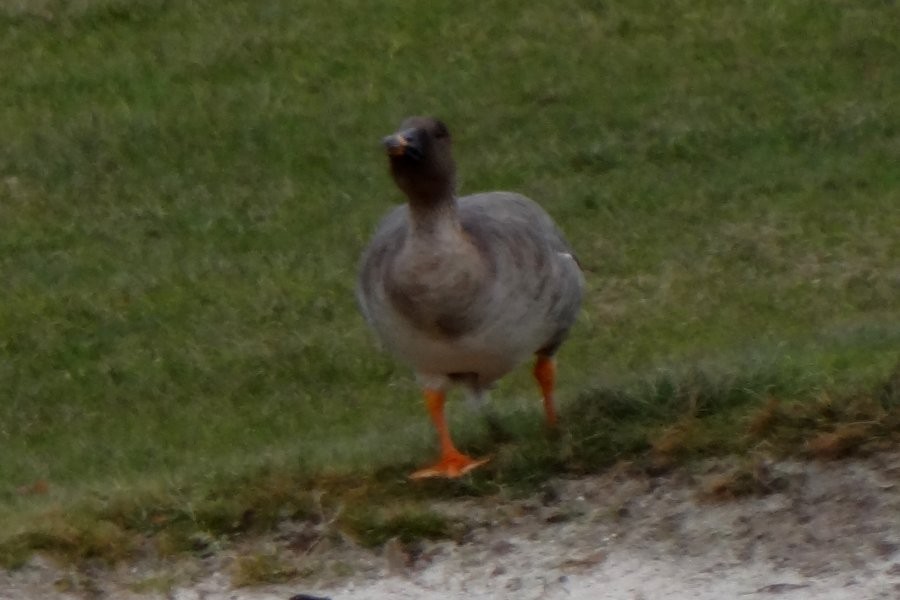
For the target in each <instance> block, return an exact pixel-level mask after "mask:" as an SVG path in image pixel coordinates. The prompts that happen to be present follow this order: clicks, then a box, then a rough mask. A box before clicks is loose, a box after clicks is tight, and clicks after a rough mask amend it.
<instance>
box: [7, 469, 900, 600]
mask: <svg viewBox="0 0 900 600" xmlns="http://www.w3.org/2000/svg"><path fill="white" fill-rule="evenodd" d="M735 493H746V494H748V495H739V496H738V497H732V496H733V495H734V494H735ZM435 508H436V510H439V511H441V512H444V513H446V514H448V515H450V516H452V517H454V518H456V519H458V520H459V522H460V523H462V525H461V529H460V532H459V536H458V537H457V539H456V540H455V541H441V542H421V543H415V544H406V545H405V544H402V543H401V542H400V541H399V540H393V541H391V542H389V543H388V544H387V545H386V546H385V547H384V548H383V549H382V550H379V551H378V552H372V551H370V550H366V549H364V548H361V547H359V546H358V545H357V544H356V543H355V542H354V541H353V540H352V539H349V538H347V537H346V536H344V535H342V534H341V533H340V532H337V531H334V530H332V529H331V526H330V525H329V519H328V518H327V515H323V517H324V518H323V520H322V522H320V523H317V524H311V523H296V522H286V523H284V524H283V526H282V527H281V528H280V530H279V531H278V532H276V533H275V534H273V535H272V536H271V537H269V538H267V539H260V540H253V541H244V542H241V543H240V544H239V545H235V546H232V547H228V548H218V549H217V548H211V549H210V552H209V556H208V557H206V558H201V559H196V560H191V561H181V562H179V563H177V564H174V563H171V562H163V561H160V562H152V561H147V562H146V564H140V565H131V566H127V567H126V566H122V567H119V568H117V569H115V570H109V569H102V568H90V567H85V568H81V569H79V570H74V569H71V568H69V569H65V568H60V567H58V566H54V565H53V564H52V563H51V562H49V561H47V560H46V559H42V558H36V559H34V560H32V562H31V563H30V564H29V565H27V566H26V567H24V568H22V569H20V570H18V571H16V572H12V573H5V574H0V598H2V599H17V600H18V599H22V600H25V599H28V600H37V599H41V600H55V599H58V600H75V599H84V598H89V599H116V600H119V599H122V600H136V599H144V598H166V599H170V600H290V599H291V598H297V599H298V600H307V599H306V598H304V596H303V594H307V595H309V596H312V597H322V598H330V599H331V600H363V599H366V600H388V599H390V600H401V599H417V600H437V599H446V598H460V599H463V598H465V599H467V600H469V599H471V600H477V599H487V598H510V599H516V600H527V599H538V598H546V599H555V598H559V599H564V598H565V599H569V600H589V599H590V600H594V599H604V598H609V599H616V600H619V599H621V600H656V599H661V598H665V599H673V600H682V599H684V600H687V599H690V600H706V599H709V600H712V599H716V600H721V599H731V598H734V599H743V598H748V599H752V598H760V599H765V598H784V599H787V600H797V599H806V598H815V599H820V600H845V599H846V600H869V599H872V600H875V599H895V598H900V453H886V454H879V455H876V456H872V457H868V458H864V459H862V458H857V459H848V460H843V461H835V462H828V463H809V462H793V461H785V462H777V463H764V462H762V463H758V464H756V465H754V466H753V468H752V469H750V470H749V471H747V470H746V469H743V468H740V469H738V468H737V467H736V466H735V464H734V463H730V462H727V461H715V462H709V463H706V464H704V465H700V466H697V465H695V466H694V467H691V468H683V469H679V470H676V471H674V472H671V473H668V474H666V475H663V476H658V477H653V476H648V475H636V474H634V473H630V472H629V470H628V469H627V468H621V469H616V470H613V471H610V472H608V473H606V474H603V475H600V476H595V477H587V478H582V479H575V480H557V481H554V482H551V483H549V484H547V485H546V486H545V487H544V489H543V490H542V491H541V492H540V493H539V494H536V495H534V496H532V497H528V498H518V499H516V498H507V497H502V498H499V497H491V498H480V499H474V500H462V501H455V502H441V503H439V504H438V505H437V506H436V507H435ZM257 559H258V560H257ZM248 560H249V561H250V563H249V564H262V565H265V569H264V571H265V572H268V573H270V574H271V575H272V576H274V577H278V576H283V577H284V578H285V579H287V581H286V582H285V583H280V584H277V585H273V584H269V585H264V586H257V587H239V588H236V587H234V585H233V584H234V582H235V581H236V580H238V579H239V578H240V577H241V576H246V574H247V573H248V568H247V564H248V562H247V561H248ZM254 561H256V562H254ZM242 565H243V566H242ZM249 572H252V570H251V571H249ZM307 598H308V597H307Z"/></svg>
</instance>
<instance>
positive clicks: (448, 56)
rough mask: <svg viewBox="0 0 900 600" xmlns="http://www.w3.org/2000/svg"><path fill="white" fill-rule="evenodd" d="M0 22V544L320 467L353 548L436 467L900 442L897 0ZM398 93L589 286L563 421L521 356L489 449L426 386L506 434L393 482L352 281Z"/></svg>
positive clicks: (267, 483) (420, 8)
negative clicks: (430, 119) (555, 425)
mask: <svg viewBox="0 0 900 600" xmlns="http://www.w3.org/2000/svg"><path fill="white" fill-rule="evenodd" d="M0 27H2V28H3V31H4V34H3V36H0V75H2V85H0V105H2V106H3V107H4V108H3V110H2V111H0V140H2V141H0V223H2V236H0V281H2V286H3V288H2V289H3V297H2V302H0V395H2V396H0V453H2V460H0V532H3V533H2V534H0V547H2V548H3V552H2V553H0V554H2V555H3V557H4V560H5V562H6V563H7V564H14V563H15V562H17V561H21V560H22V559H23V558H24V557H25V556H27V554H28V552H29V551H31V550H33V549H46V550H51V551H54V552H56V553H58V554H60V555H64V556H67V557H70V558H74V559H83V558H89V557H92V556H102V557H105V558H108V559H118V558H127V557H130V556H134V555H135V554H136V553H140V552H145V551H146V543H144V541H145V538H146V537H148V536H149V537H150V538H151V539H152V540H154V543H155V544H156V546H155V548H156V550H157V551H158V552H160V553H163V554H165V553H166V552H174V551H183V550H185V549H187V550H190V549H191V547H192V544H194V543H195V541H196V535H198V533H204V532H206V533H210V532H211V534H212V535H220V534H226V533H234V532H243V531H247V530H255V529H259V528H265V527H267V526H268V525H270V524H271V523H272V522H273V521H274V520H277V519H279V518H284V517H285V516H296V517H304V516H308V515H311V514H314V512H315V511H314V510H313V508H312V506H313V505H314V503H313V502H312V499H313V498H314V497H318V496H316V495H315V494H312V492H313V491H314V490H315V491H316V493H317V494H320V493H323V492H324V493H325V494H326V495H327V496H328V498H330V500H329V502H332V503H333V504H334V506H335V507H336V506H338V505H340V506H344V507H345V508H346V512H345V517H344V520H343V522H345V523H346V525H347V527H348V528H349V529H351V530H353V531H356V532H357V534H358V535H359V536H360V538H361V539H363V540H368V541H370V542H371V543H378V542H380V541H383V539H385V536H386V535H388V534H389V535H391V536H393V535H399V534H402V533H403V532H404V531H413V532H418V534H421V535H426V536H431V535H444V534H447V531H449V529H447V527H449V526H448V525H447V524H445V523H442V522H440V520H439V519H436V518H434V516H433V515H431V514H430V513H429V512H428V510H427V503H428V499H429V498H431V497H434V495H447V494H466V493H490V492H491V491H493V490H496V489H498V488H499V487H502V486H511V485H521V484H527V483H528V482H532V481H538V480H540V479H542V478H544V477H546V476H547V475H548V474H552V473H558V472H589V471H592V470H597V469H600V468H602V467H604V466H606V465H609V464H611V463H613V462H615V461H617V460H626V459H627V460H638V461H648V462H649V463H652V464H655V465H657V466H658V465H659V464H665V463H667V462H668V461H671V460H680V459H681V458H682V457H690V456H696V455H704V454H709V453H721V452H742V453H747V452H759V451H765V450H767V449H769V450H772V451H782V452H808V453H812V454H813V455H817V456H818V455H828V456H830V455H832V454H834V455H840V454H842V453H843V452H845V451H851V450H853V449H854V448H859V447H860V446H866V447H868V446H870V445H871V443H875V445H876V446H877V445H879V444H887V443H890V442H891V441H892V440H893V439H894V437H895V436H896V433H897V414H898V403H900V400H898V392H897V389H898V388H900V382H898V380H897V377H898V376H897V375H896V374H894V375H892V373H895V369H896V367H897V365H898V363H900V351H898V348H900V168H898V156H900V69H898V68H897V65H898V63H900V9H898V7H897V6H896V5H895V4H894V3H891V2H883V1H875V0H872V1H863V2H855V3H846V2H838V1H836V0H830V1H815V2H814V1H812V0H784V1H774V0H773V1H760V2H730V3H721V2H712V1H709V0H706V1H703V0H676V1H673V2H668V3H659V2H645V1H643V0H641V1H635V2H612V1H597V0H564V1H563V2H525V3H523V2H506V1H487V2H485V1H478V2H474V1H469V0H463V1H454V2H449V1H444V0H438V1H435V2H431V3H428V4H427V5H423V4H415V3H399V2H398V3H394V2H384V3H359V2H348V1H345V0H334V1H331V2H316V1H313V2H291V1H288V0H264V1H260V2H248V1H242V2H238V1H234V0H217V1H216V2H212V1H211V0H210V1H201V0H197V1H192V0H182V1H173V0H79V1H75V2H63V1H62V0H32V1H30V2H23V1H16V0H0ZM413 113H429V114H436V115H439V116H441V117H442V118H444V119H445V120H446V121H447V122H448V123H449V124H450V126H451V129H452V130H453V131H454V137H455V140H456V148H457V154H458V160H459V163H460V172H461V177H462V182H461V184H462V188H463V190H464V191H477V190H484V189H495V188H506V189H515V190H518V191H521V192H524V193H526V194H529V195H531V196H533V197H534V198H536V199H538V200H539V201H540V202H541V203H542V204H543V205H544V206H545V207H546V208H547V209H548V210H549V211H550V212H551V213H552V214H553V215H554V216H555V217H556V218H557V220H558V221H559V223H560V225H561V226H562V228H563V229H564V230H565V231H566V232H567V234H568V236H569V238H570V240H571V242H572V243H573V245H574V246H575V248H576V249H577V250H578V253H579V255H580V258H581V260H582V262H583V263H584V265H585V267H586V269H587V270H588V279H589V285H590V291H589V293H588V296H587V299H586V302H585V306H584V310H583V314H582V317H581V320H580V323H579V325H578V327H577V329H576V330H575V331H574V333H573V337H572V339H571V341H570V342H569V344H568V345H567V346H566V347H565V348H564V349H563V351H562V353H561V356H560V370H561V376H560V379H561V385H560V397H561V403H562V413H563V416H564V420H565V423H566V432H565V433H563V434H562V435H561V436H560V437H559V438H557V439H549V438H547V437H546V436H545V435H544V434H543V432H542V430H541V427H540V418H541V417H540V413H539V408H538V406H539V404H538V402H537V399H536V392H535V390H534V388H533V386H532V384H531V382H530V381H529V380H528V374H527V369H526V370H523V372H521V373H517V374H515V375H513V376H511V377H510V378H509V379H508V380H506V381H504V382H503V383H502V384H501V386H500V387H499V389H498V390H497V391H496V392H495V393H494V398H495V406H496V408H497V410H498V412H499V413H500V417H501V420H502V422H503V423H504V426H505V427H506V428H507V429H508V434H509V435H508V436H507V439H504V440H498V439H496V438H494V437H492V436H491V435H490V433H489V431H488V429H487V428H486V427H484V425H483V423H482V422H481V420H480V419H479V418H478V416H477V415H471V414H468V413H467V412H466V411H465V410H462V409H461V407H458V406H456V405H454V407H453V408H452V409H451V410H452V412H453V425H454V430H455V431H456V432H457V437H458V439H459V442H460V444H461V445H462V446H464V447H465V448H467V449H469V450H471V451H473V452H479V453H488V454H493V455H494V456H495V459H494V461H493V463H492V466H491V467H490V468H488V469H485V471H484V473H483V474H480V475H478V476H477V477H475V478H474V479H473V480H471V481H469V482H464V483H461V484H458V485H449V484H426V485H423V486H410V484H408V483H407V482H406V481H405V480H404V479H403V477H402V475H403V473H405V472H406V471H408V470H410V469H412V468H414V467H415V466H416V465H419V464H421V463H422V462H423V461H425V460H427V458H428V457H429V455H430V454H431V453H432V452H433V447H432V443H433V440H432V433H431V431H430V426H429V424H428V422H427V420H426V418H425V414H424V411H422V410H421V406H420V402H419V398H418V395H417V393H416V390H415V387H414V385H413V383H412V381H411V378H410V376H409V373H408V372H407V370H406V369H405V368H404V367H402V366H400V365H396V364H395V363H394V362H393V361H392V360H391V359H390V358H389V357H386V356H383V355H380V354H378V353H377V352H376V351H375V348H374V344H373V342H372V339H371V338H370V336H369V335H368V334H367V332H366V331H365V328H364V325H363V323H362V320H361V318H360V317H359V316H358V314H357V312H356V309H355V306H354V301H353V293H352V289H353V285H354V274H355V265H356V260H357V257H358V255H359V253H360V251H361V249H362V247H363V246H364V244H365V241H366V238H367V236H368V235H369V233H370V232H371V230H372V228H373V226H374V224H375V223H376V221H377V219H378V218H379V216H380V215H381V214H382V213H383V212H385V211H386V210H387V209H388V208H389V207H390V206H391V205H392V204H393V203H396V202H398V201H400V199H401V198H400V196H399V194H398V193H397V192H396V191H395V190H394V188H393V187H392V184H391V182H390V181H389V179H388V177H387V176H386V173H385V165H384V158H383V156H382V155H381V153H380V151H379V148H378V143H377V142H378V139H379V138H380V136H381V135H383V134H385V133H388V132H390V131H391V130H392V128H393V127H395V126H396V124H397V123H399V121H400V119H401V118H402V117H403V116H405V115H408V114H413ZM851 426H853V427H856V429H852V430H850V431H849V432H848V431H847V430H846V428H847V427H851ZM860 428H861V429H860ZM844 434H846V435H844ZM829 435H830V436H833V437H832V438H828V437H827V436H829ZM823 436H825V437H823ZM847 440H850V441H849V442H848V441H847ZM817 444H818V445H817ZM396 498H401V499H403V502H405V503H409V510H408V511H405V512H404V511H401V512H400V513H397V512H396V509H393V511H392V509H390V505H391V503H392V502H393V500H394V499H396ZM347 507H348V508H347ZM191 540H194V542H192V541H191ZM258 566H259V565H250V564H248V565H247V572H248V573H250V575H248V581H249V580H252V579H253V573H252V571H254V568H255V567H258ZM262 566H263V567H266V565H262Z"/></svg>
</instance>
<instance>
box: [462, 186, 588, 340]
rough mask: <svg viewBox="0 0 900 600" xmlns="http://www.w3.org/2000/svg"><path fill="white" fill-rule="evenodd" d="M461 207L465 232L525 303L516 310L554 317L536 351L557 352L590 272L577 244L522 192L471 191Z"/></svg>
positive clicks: (510, 297)
mask: <svg viewBox="0 0 900 600" xmlns="http://www.w3.org/2000/svg"><path fill="white" fill-rule="evenodd" d="M459 209H460V210H459V214H460V220H461V223H462V227H463V229H464V231H465V232H466V233H467V234H468V235H469V236H470V237H471V238H472V240H473V241H474V242H475V243H476V245H478V246H479V248H480V249H481V251H482V253H483V254H484V255H485V256H487V257H488V259H489V261H490V262H491V264H492V265H493V268H494V270H495V272H496V274H497V277H498V278H499V279H500V280H501V283H502V282H503V280H504V279H505V280H506V282H505V285H504V287H505V288H506V290H507V292H508V294H507V298H506V299H505V302H506V303H508V304H512V305H514V306H515V305H518V307H519V308H520V310H513V311H511V312H513V313H518V314H526V315H529V316H533V318H536V319H545V320H546V321H547V322H548V325H549V326H548V331H550V335H549V336H548V337H547V339H546V340H545V341H544V342H543V345H542V346H541V347H540V348H538V349H536V350H537V351H538V352H539V353H541V354H545V355H548V356H549V355H552V354H553V353H554V352H555V351H556V350H557V348H558V347H559V345H560V344H561V343H562V342H563V341H564V340H565V338H566V336H567V334H568V331H569V329H570V328H571V327H572V325H573V324H574V322H575V318H576V317H577V315H578V310H579V308H580V306H581V299H582V295H583V291H584V275H583V273H582V271H581V268H580V266H579V265H578V260H577V258H576V257H575V255H574V253H573V251H572V248H571V246H570V245H569V243H568V242H567V241H566V239H565V238H564V237H563V235H562V233H561V232H560V231H559V229H558V228H557V227H556V224H555V223H554V222H553V219H552V218H551V217H550V215H548V214H547V213H546V211H544V209H543V208H541V207H540V206H539V205H538V204H536V203H535V202H533V201H531V200H529V199H528V198H526V197H525V196H522V195H520V194H515V193H511V192H489V193H485V194H475V195H472V196H465V197H463V198H461V199H460V205H459ZM514 306H513V307H514ZM511 308H512V307H511Z"/></svg>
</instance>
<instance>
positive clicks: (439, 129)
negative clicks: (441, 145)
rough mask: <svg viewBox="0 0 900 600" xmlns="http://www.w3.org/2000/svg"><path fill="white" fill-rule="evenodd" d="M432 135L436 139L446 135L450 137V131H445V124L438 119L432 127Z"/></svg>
mask: <svg viewBox="0 0 900 600" xmlns="http://www.w3.org/2000/svg"><path fill="white" fill-rule="evenodd" d="M434 137H435V138H437V139H442V138H446V137H450V132H449V131H447V126H446V125H444V124H443V123H442V122H440V121H438V122H437V123H436V124H435V127H434Z"/></svg>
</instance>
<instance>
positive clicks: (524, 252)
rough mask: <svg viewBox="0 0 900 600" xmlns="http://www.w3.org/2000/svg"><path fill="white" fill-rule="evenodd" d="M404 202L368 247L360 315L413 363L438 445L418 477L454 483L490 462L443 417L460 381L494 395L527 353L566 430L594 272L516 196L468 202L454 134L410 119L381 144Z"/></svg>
mask: <svg viewBox="0 0 900 600" xmlns="http://www.w3.org/2000/svg"><path fill="white" fill-rule="evenodd" d="M382 144H383V145H384V148H385V150H386V151H387V155H388V162H389V164H390V173H391V175H392V177H393V179H394V182H395V183H396V184H397V186H398V187H399V188H400V190H401V191H402V192H403V193H404V194H405V195H406V200H407V201H406V203H404V204H400V205H398V206H397V207H395V208H394V209H393V210H391V211H390V212H389V213H388V214H387V215H386V216H385V217H384V218H383V220H382V221H381V223H380V224H379V225H378V226H377V228H376V231H375V234H374V236H373V237H372V239H371V241H370V243H369V244H368V246H367V247H366V249H365V250H364V251H363V254H362V257H361V259H360V266H359V275H358V281H357V289H356V295H357V301H358V304H359V307H360V310H361V312H362V314H363V317H364V318H365V320H366V322H367V323H368V325H369V327H370V328H371V329H372V330H374V333H375V335H376V337H377V338H378V339H379V340H380V342H381V344H382V346H383V347H384V348H385V349H387V350H388V351H389V352H390V353H391V354H393V355H394V356H395V357H396V358H398V359H399V360H400V361H402V362H403V363H406V364H407V365H408V366H410V367H412V369H413V370H414V372H415V374H416V378H417V380H418V383H419V385H420V386H421V388H422V390H423V393H424V397H425V404H426V407H427V410H428V412H429V415H430V417H431V421H432V423H433V424H434V428H435V429H436V430H437V435H438V441H439V444H440V459H439V460H438V462H437V463H435V464H434V465H432V466H429V467H426V468H423V469H420V470H418V471H415V472H414V473H412V474H411V475H410V477H411V478H413V479H420V478H425V477H446V478H455V477H459V476H461V475H464V474H466V473H469V472H470V471H472V470H473V469H475V468H477V467H479V466H481V465H483V464H484V463H486V462H488V460H489V459H488V458H481V459H473V458H471V457H469V456H467V455H465V454H463V453H462V452H460V451H459V450H458V449H457V448H456V446H455V445H454V443H453V440H452V437H451V435H450V431H449V429H448V427H447V422H446V419H445V414H444V403H445V399H446V394H447V392H448V390H449V389H450V388H451V387H452V386H453V385H454V384H459V385H462V386H464V387H465V389H466V391H467V393H468V394H469V396H470V397H472V398H473V399H475V400H479V401H483V399H484V397H485V393H486V390H488V389H489V388H490V387H491V386H492V384H493V383H495V382H496V381H497V380H498V379H500V378H501V377H503V376H504V375H506V374H507V373H509V372H510V371H512V370H513V369H514V368H516V367H517V366H518V365H519V364H521V363H522V362H524V361H526V360H527V359H528V358H529V357H531V356H535V357H536V359H535V362H534V368H533V375H534V377H535V379H536V380H537V383H538V385H539V387H540V390H541V395H542V397H543V407H544V413H545V418H546V422H547V425H548V426H549V427H550V428H555V427H556V425H557V415H556V407H555V402H554V387H555V379H556V363H555V359H554V356H555V354H556V352H557V350H558V349H559V348H560V345H561V344H562V343H563V341H564V340H565V339H566V337H567V335H568V332H569V330H570V328H571V327H572V325H573V324H574V323H575V319H576V316H577V314H578V311H579V308H580V305H581V299H582V294H583V291H584V283H585V282H584V276H583V274H582V271H581V268H580V266H579V264H578V261H577V259H576V258H575V255H574V253H573V251H572V249H571V248H570V246H569V244H568V243H567V242H566V240H565V238H564V237H563V235H562V233H560V231H559V229H558V228H557V227H556V225H555V224H554V222H553V220H552V219H551V218H550V216H549V215H548V214H547V213H546V212H545V211H544V210H543V209H542V208H541V207H540V206H538V205H537V204H536V203H535V202H533V201H532V200H530V199H528V198H526V197H525V196H523V195H521V194H517V193H513V192H503V191H495V192H487V193H479V194H472V195H468V196H462V197H459V196H457V194H456V165H455V162H454V160H453V154H452V152H451V141H450V132H449V131H448V129H447V126H446V125H445V124H444V123H443V122H441V121H440V120H438V119H436V118H432V117H409V118H407V119H405V120H404V121H403V123H402V124H401V125H400V128H399V130H398V131H397V132H396V133H394V134H391V135H389V136H387V137H385V138H384V139H383V140H382Z"/></svg>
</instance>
